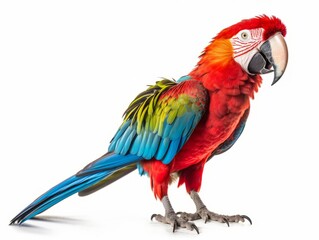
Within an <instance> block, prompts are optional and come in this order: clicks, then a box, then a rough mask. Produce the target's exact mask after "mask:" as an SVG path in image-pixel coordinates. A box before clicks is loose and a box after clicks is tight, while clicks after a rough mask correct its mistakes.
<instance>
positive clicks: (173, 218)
mask: <svg viewBox="0 0 319 240" xmlns="http://www.w3.org/2000/svg"><path fill="white" fill-rule="evenodd" d="M153 218H155V219H156V220H157V221H158V222H161V223H166V224H170V225H171V226H172V227H173V232H175V230H176V229H177V228H178V227H181V228H186V229H188V230H191V231H193V230H194V229H195V231H196V232H197V233H198V234H199V231H198V228H197V226H196V225H195V224H194V223H192V222H189V221H188V220H187V219H185V218H182V217H178V216H177V214H176V213H175V212H171V213H168V214H166V215H165V216H162V215H160V214H153V215H152V217H151V220H153Z"/></svg>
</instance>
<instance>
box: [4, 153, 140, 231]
mask: <svg viewBox="0 0 319 240" xmlns="http://www.w3.org/2000/svg"><path fill="white" fill-rule="evenodd" d="M140 159H141V158H140V157H138V156H135V155H125V156H122V155H117V154H114V153H106V154H105V155H103V156H102V157H100V158H98V159H97V160H95V161H94V162H92V163H90V164H89V165H87V166H86V167H85V168H83V169H82V170H81V171H79V172H78V173H77V174H75V175H73V176H72V177H69V178H68V179H66V180H64V181H63V182H61V183H59V184H58V185H56V186H55V187H53V188H51V189H50V190H49V191H47V192H45V193H44V194H42V195H41V196H40V197H38V198H37V199H36V200H34V201H33V202H32V203H31V204H30V205H29V206H27V207H26V208H25V209H23V210H22V211H21V212H20V213H19V214H18V215H17V216H15V217H14V218H13V219H12V220H11V222H10V225H11V224H21V223H23V222H25V221H26V220H28V219H30V218H33V217H34V216H36V215H38V214H40V213H42V212H44V211H45V210H47V209H48V208H50V207H52V206H53V205H55V204H57V203H58V202H60V201H62V200H64V199H65V198H67V197H69V196H71V195H73V194H74V193H77V192H79V195H80V196H85V195H88V194H91V193H93V192H95V191H97V190H99V189H101V188H102V187H105V186H107V185H109V184H111V183H112V182H114V181H116V180H118V179H119V178H121V177H123V176H125V175H126V174H128V173H130V172H132V171H133V170H135V169H136V162H137V161H139V160H140Z"/></svg>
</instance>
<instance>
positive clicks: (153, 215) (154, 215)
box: [151, 213, 157, 221]
mask: <svg viewBox="0 0 319 240" xmlns="http://www.w3.org/2000/svg"><path fill="white" fill-rule="evenodd" d="M156 216H157V214H155V213H154V214H152V216H151V221H153V218H155V217H156Z"/></svg>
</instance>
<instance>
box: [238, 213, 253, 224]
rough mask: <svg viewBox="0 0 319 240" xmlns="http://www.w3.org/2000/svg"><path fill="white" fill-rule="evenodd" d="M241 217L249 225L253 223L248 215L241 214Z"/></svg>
mask: <svg viewBox="0 0 319 240" xmlns="http://www.w3.org/2000/svg"><path fill="white" fill-rule="evenodd" d="M241 217H242V218H243V219H246V220H247V221H248V222H249V223H250V225H253V222H252V221H251V219H250V217H248V216H246V215H241Z"/></svg>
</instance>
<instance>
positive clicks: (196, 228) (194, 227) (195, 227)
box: [192, 224, 199, 234]
mask: <svg viewBox="0 0 319 240" xmlns="http://www.w3.org/2000/svg"><path fill="white" fill-rule="evenodd" d="M192 227H193V229H195V231H196V232H197V234H199V230H198V227H197V226H196V225H195V224H193V225H192Z"/></svg>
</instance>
